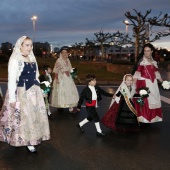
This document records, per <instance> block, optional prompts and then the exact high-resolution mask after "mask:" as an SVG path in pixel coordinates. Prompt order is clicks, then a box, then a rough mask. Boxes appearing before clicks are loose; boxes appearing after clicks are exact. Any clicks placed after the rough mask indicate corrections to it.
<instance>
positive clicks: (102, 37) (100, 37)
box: [94, 31, 112, 60]
mask: <svg viewBox="0 0 170 170" xmlns="http://www.w3.org/2000/svg"><path fill="white" fill-rule="evenodd" d="M94 35H95V36H96V40H95V43H99V45H100V50H101V54H102V60H104V58H105V53H104V45H103V44H104V43H105V42H106V41H107V40H108V39H110V38H111V37H112V35H111V34H110V33H103V31H99V32H97V33H94Z"/></svg>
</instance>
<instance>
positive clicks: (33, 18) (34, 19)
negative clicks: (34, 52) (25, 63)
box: [31, 15, 37, 42]
mask: <svg viewBox="0 0 170 170" xmlns="http://www.w3.org/2000/svg"><path fill="white" fill-rule="evenodd" d="M31 19H32V23H33V31H34V42H35V30H36V27H35V21H36V20H37V16H35V15H34V16H33V17H32V18H31Z"/></svg>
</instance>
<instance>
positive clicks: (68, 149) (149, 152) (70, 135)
mask: <svg viewBox="0 0 170 170" xmlns="http://www.w3.org/2000/svg"><path fill="white" fill-rule="evenodd" d="M165 78H166V77H165ZM0 85H1V87H2V90H3V92H4V93H5V90H6V84H4V83H3V84H0ZM77 87H78V90H79V92H80V91H81V90H82V88H83V86H77ZM103 89H105V90H106V91H108V92H109V91H110V92H111V91H113V89H116V87H114V86H109V87H108V86H103ZM160 92H161V95H162V99H163V100H164V102H162V109H163V113H164V120H163V122H161V123H155V124H151V125H150V126H146V127H141V130H140V132H138V133H117V132H112V131H111V130H110V129H108V128H106V127H104V125H102V129H103V130H104V131H105V132H106V133H107V136H106V137H104V138H99V137H97V136H96V130H95V126H94V124H93V123H89V124H87V125H85V126H84V129H85V133H84V134H82V133H81V132H80V131H79V129H77V127H76V124H77V123H78V122H79V121H81V120H82V119H83V118H85V117H86V111H85V108H84V107H83V108H82V111H81V113H79V114H70V113H69V112H68V110H64V112H59V111H58V110H57V109H55V108H51V111H52V113H53V114H54V119H53V120H49V122H50V130H51V139H50V140H49V141H46V142H43V143H42V144H41V145H39V146H37V150H38V155H36V156H35V155H31V154H29V153H28V152H27V150H26V148H25V147H20V148H15V147H11V146H9V145H8V144H5V143H1V142H0V170H40V169H41V170H112V169H115V170H169V169H170V161H169V158H170V135H169V129H170V112H169V110H170V105H169V104H168V102H169V99H168V98H170V91H164V90H162V89H160ZM109 104H110V98H107V97H103V100H102V101H101V102H100V104H99V108H98V113H99V115H100V118H101V117H102V116H103V115H104V113H105V111H106V110H107V108H108V106H109Z"/></svg>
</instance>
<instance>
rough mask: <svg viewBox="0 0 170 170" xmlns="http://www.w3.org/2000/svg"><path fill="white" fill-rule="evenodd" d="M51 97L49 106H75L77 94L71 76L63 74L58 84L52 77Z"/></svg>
mask: <svg viewBox="0 0 170 170" xmlns="http://www.w3.org/2000/svg"><path fill="white" fill-rule="evenodd" d="M51 95H52V97H51V106H52V107H58V108H69V107H75V106H77V103H78V100H79V95H78V91H77V88H76V86H75V83H74V81H73V79H72V77H71V76H70V77H68V76H67V75H65V74H63V77H62V79H61V80H60V81H59V84H57V83H56V80H55V79H54V82H53V89H52V94H51Z"/></svg>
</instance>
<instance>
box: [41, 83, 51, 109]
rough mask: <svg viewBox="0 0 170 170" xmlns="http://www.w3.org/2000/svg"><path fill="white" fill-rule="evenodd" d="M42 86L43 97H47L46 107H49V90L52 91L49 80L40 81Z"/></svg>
mask: <svg viewBox="0 0 170 170" xmlns="http://www.w3.org/2000/svg"><path fill="white" fill-rule="evenodd" d="M40 88H41V89H42V92H43V97H44V99H45V104H46V108H48V99H47V97H48V92H50V89H51V86H50V82H48V81H43V82H41V83H40Z"/></svg>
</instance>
